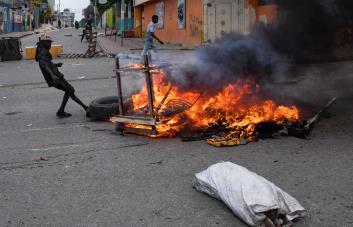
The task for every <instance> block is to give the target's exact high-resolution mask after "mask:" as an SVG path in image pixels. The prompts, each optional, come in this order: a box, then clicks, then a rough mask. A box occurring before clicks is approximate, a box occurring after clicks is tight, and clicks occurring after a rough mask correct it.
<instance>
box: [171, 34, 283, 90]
mask: <svg viewBox="0 0 353 227" xmlns="http://www.w3.org/2000/svg"><path fill="white" fill-rule="evenodd" d="M195 59H196V60H195V61H194V62H193V63H192V64H191V65H188V66H187V67H185V68H183V69H181V70H177V71H174V72H172V73H171V76H170V79H171V80H172V81H174V82H176V83H179V87H181V88H184V89H186V90H190V89H191V90H197V91H207V92H217V91H219V90H220V89H222V88H223V87H224V85H226V84H229V83H235V82H236V81H237V80H238V79H243V80H245V79H255V80H256V81H257V82H264V81H268V80H269V79H271V77H273V75H278V74H281V73H283V72H284V70H285V69H286V66H287V59H286V58H285V57H284V56H282V55H280V54H278V53H277V52H276V51H274V50H273V48H272V46H271V44H270V42H269V41H268V40H267V39H266V38H265V37H264V36H263V33H262V32H260V31H258V32H254V33H252V34H250V35H236V34H229V35H226V36H224V37H223V38H221V39H218V40H216V41H215V43H213V44H211V45H209V46H206V47H202V48H199V49H198V50H197V51H196V54H195ZM173 75H175V77H173Z"/></svg>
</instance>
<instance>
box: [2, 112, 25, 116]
mask: <svg viewBox="0 0 353 227" xmlns="http://www.w3.org/2000/svg"><path fill="white" fill-rule="evenodd" d="M21 113H23V112H21V111H15V112H8V113H4V114H5V115H8V116H11V115H17V114H21Z"/></svg>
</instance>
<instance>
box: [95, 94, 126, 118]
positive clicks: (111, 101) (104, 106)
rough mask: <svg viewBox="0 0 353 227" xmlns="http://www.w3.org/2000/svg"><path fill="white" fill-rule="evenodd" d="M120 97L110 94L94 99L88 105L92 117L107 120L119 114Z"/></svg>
mask: <svg viewBox="0 0 353 227" xmlns="http://www.w3.org/2000/svg"><path fill="white" fill-rule="evenodd" d="M118 111H119V109H118V97H117V96H108V97H103V98H98V99H95V100H93V101H92V102H91V103H90V104H89V107H88V112H89V114H90V117H91V119H93V120H97V121H107V120H109V118H110V117H112V116H114V115H116V114H118Z"/></svg>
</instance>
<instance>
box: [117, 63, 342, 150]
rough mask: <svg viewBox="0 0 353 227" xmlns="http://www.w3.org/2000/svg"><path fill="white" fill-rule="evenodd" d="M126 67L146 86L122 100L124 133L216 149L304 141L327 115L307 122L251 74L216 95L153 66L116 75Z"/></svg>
mask: <svg viewBox="0 0 353 227" xmlns="http://www.w3.org/2000/svg"><path fill="white" fill-rule="evenodd" d="M128 69H131V70H132V71H136V70H142V71H144V73H146V78H148V79H147V82H148V83H147V82H146V83H145V84H144V86H142V88H141V89H140V90H138V91H136V92H133V93H132V94H131V95H130V96H128V97H127V98H125V99H124V100H123V99H122V103H121V113H120V115H119V116H117V117H114V118H112V121H113V122H118V123H120V124H123V127H122V128H121V129H122V130H123V131H125V132H130V133H136V134H144V135H148V136H151V137H174V136H178V135H179V136H181V138H182V140H183V141H192V140H201V139H205V140H207V143H209V144H210V145H213V146H217V147H221V146H235V145H242V144H247V143H250V142H255V141H258V140H259V139H261V138H269V137H273V136H274V135H275V134H278V135H290V136H296V137H300V138H305V137H306V136H307V135H308V133H309V132H310V130H311V128H312V124H313V123H314V122H316V121H317V119H318V117H319V115H320V113H321V112H323V111H324V110H321V111H320V112H319V114H318V115H317V116H316V117H315V118H313V119H311V120H309V121H303V120H302V119H301V116H300V110H299V108H298V107H296V106H293V105H282V104H278V103H277V102H276V101H275V100H273V99H270V98H267V96H266V93H265V92H264V91H263V90H262V87H261V85H260V83H259V82H257V80H256V78H255V77H251V76H249V77H248V78H245V77H242V78H237V79H236V80H234V82H229V83H228V84H224V85H223V86H222V87H221V88H219V89H218V92H207V91H206V90H203V91H200V89H193V88H188V89H185V87H180V86H179V85H178V84H177V83H175V82H174V81H173V80H170V79H169V78H168V70H164V69H157V68H156V67H154V66H149V65H146V66H143V65H130V66H129V67H128V68H125V69H120V70H117V72H118V74H119V76H120V72H126V71H128ZM152 75H153V77H152ZM152 78H153V82H152ZM118 84H119V83H118ZM121 97H122V96H121ZM334 101H335V100H332V101H331V102H330V103H329V104H328V105H327V108H328V107H329V106H330V105H332V103H333V102H334ZM151 104H152V105H151ZM153 119H154V120H155V121H153V123H152V124H150V122H151V121H152V120H153ZM121 126H122V125H121ZM152 131H154V133H151V132H152Z"/></svg>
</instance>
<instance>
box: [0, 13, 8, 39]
mask: <svg viewBox="0 0 353 227" xmlns="http://www.w3.org/2000/svg"><path fill="white" fill-rule="evenodd" d="M6 21H7V7H0V33H3V32H5V23H6Z"/></svg>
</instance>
